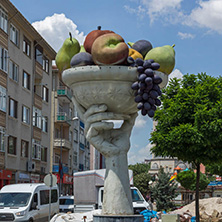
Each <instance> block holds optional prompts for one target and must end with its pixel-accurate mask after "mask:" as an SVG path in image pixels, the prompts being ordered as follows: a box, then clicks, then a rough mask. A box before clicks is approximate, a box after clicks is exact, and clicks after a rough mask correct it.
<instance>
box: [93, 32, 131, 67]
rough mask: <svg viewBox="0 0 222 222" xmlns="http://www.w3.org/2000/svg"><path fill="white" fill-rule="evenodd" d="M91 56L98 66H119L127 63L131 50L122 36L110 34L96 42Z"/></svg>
mask: <svg viewBox="0 0 222 222" xmlns="http://www.w3.org/2000/svg"><path fill="white" fill-rule="evenodd" d="M91 54H92V58H93V61H94V63H95V64H97V65H109V64H110V65H117V64H123V63H124V62H125V61H126V59H127V57H128V54H129V48H128V46H127V44H126V43H125V41H124V39H123V38H122V37H121V36H120V35H118V34H116V33H109V34H104V35H101V36H100V37H98V38H97V39H96V40H95V41H94V43H93V45H92V51H91Z"/></svg>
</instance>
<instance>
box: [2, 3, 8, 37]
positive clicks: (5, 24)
mask: <svg viewBox="0 0 222 222" xmlns="http://www.w3.org/2000/svg"><path fill="white" fill-rule="evenodd" d="M0 28H1V29H2V30H3V31H4V32H6V33H7V28H8V15H7V12H6V11H5V10H4V9H3V8H2V7H1V6H0Z"/></svg>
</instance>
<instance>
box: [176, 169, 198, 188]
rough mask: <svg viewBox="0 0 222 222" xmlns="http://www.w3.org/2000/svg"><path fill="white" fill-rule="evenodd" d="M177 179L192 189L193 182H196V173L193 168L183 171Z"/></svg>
mask: <svg viewBox="0 0 222 222" xmlns="http://www.w3.org/2000/svg"><path fill="white" fill-rule="evenodd" d="M176 180H177V181H178V182H179V183H180V184H181V186H182V187H184V188H185V189H186V190H190V188H191V186H192V185H193V183H195V173H194V172H193V171H192V170H188V171H182V172H180V173H178V174H177V177H176Z"/></svg>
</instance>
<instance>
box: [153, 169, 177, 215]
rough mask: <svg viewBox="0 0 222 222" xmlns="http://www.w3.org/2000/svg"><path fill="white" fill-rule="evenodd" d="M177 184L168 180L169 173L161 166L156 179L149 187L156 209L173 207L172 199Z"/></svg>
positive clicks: (175, 194) (174, 195)
mask: <svg viewBox="0 0 222 222" xmlns="http://www.w3.org/2000/svg"><path fill="white" fill-rule="evenodd" d="M176 189H177V184H175V183H174V182H173V181H170V175H169V174H166V173H165V172H164V171H163V169H162V168H161V169H160V170H159V173H158V180H157V181H155V182H154V184H153V186H151V187H150V191H151V197H152V198H153V199H154V200H155V201H156V207H157V211H160V210H166V211H167V210H168V209H171V208H173V207H174V203H173V201H172V200H173V199H174V198H175V197H176V196H177V193H176Z"/></svg>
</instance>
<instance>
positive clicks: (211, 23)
mask: <svg viewBox="0 0 222 222" xmlns="http://www.w3.org/2000/svg"><path fill="white" fill-rule="evenodd" d="M221 23H222V1H221V0H208V1H202V0H200V1H199V6H198V7H197V8H195V9H193V10H192V12H191V14H190V16H189V20H188V21H186V23H185V24H187V25H190V26H193V25H198V26H200V27H203V28H208V29H210V30H213V31H216V32H218V33H220V34H222V26H221Z"/></svg>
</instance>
